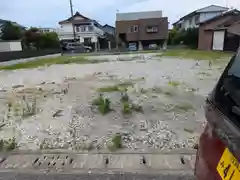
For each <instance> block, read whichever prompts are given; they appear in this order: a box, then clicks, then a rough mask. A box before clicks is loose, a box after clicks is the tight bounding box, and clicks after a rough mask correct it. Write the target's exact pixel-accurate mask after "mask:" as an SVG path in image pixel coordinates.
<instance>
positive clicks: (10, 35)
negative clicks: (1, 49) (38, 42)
mask: <svg viewBox="0 0 240 180" xmlns="http://www.w3.org/2000/svg"><path fill="white" fill-rule="evenodd" d="M21 38H22V31H21V29H20V28H19V27H18V26H15V25H13V24H12V23H11V22H6V23H5V24H4V26H3V28H2V36H1V39H2V40H8V41H10V40H19V39H21Z"/></svg>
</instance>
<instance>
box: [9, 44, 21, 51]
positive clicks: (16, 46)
mask: <svg viewBox="0 0 240 180" xmlns="http://www.w3.org/2000/svg"><path fill="white" fill-rule="evenodd" d="M9 44H10V49H11V51H22V44H21V42H10V43H9Z"/></svg>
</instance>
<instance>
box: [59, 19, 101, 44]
mask: <svg viewBox="0 0 240 180" xmlns="http://www.w3.org/2000/svg"><path fill="white" fill-rule="evenodd" d="M57 33H58V37H59V39H60V40H68V39H73V38H74V36H73V28H72V24H71V23H68V24H62V26H61V28H59V29H57ZM103 34H104V31H103V30H102V29H100V28H98V27H96V26H94V28H93V31H85V32H81V31H80V32H77V31H76V37H77V38H79V39H80V42H81V43H83V42H84V38H91V41H92V42H97V36H99V35H103ZM95 36H96V37H95Z"/></svg>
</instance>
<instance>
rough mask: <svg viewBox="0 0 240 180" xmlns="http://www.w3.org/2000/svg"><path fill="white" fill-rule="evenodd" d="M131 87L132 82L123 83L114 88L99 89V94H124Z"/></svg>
mask: <svg viewBox="0 0 240 180" xmlns="http://www.w3.org/2000/svg"><path fill="white" fill-rule="evenodd" d="M129 86H133V83H132V82H123V83H119V84H117V85H113V86H105V87H101V88H98V92H102V93H103V92H124V91H126V90H127V88H128V87H129Z"/></svg>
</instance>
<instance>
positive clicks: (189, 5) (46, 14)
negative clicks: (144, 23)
mask: <svg viewBox="0 0 240 180" xmlns="http://www.w3.org/2000/svg"><path fill="white" fill-rule="evenodd" d="M72 2H73V10H74V12H76V11H78V12H79V13H81V14H82V15H84V16H86V17H89V18H91V19H95V20H97V21H98V22H99V23H101V24H102V25H104V24H110V25H114V24H115V19H116V12H117V11H118V12H137V11H150V10H162V11H163V16H166V17H168V19H169V22H170V24H172V23H173V22H175V21H177V20H178V19H179V18H180V17H181V16H184V15H186V14H188V13H190V12H192V11H194V10H196V9H199V8H202V7H205V6H209V5H212V4H215V5H220V6H226V5H227V6H228V7H233V8H236V9H240V0H72ZM68 17H70V5H69V0H1V5H0V19H6V20H11V21H15V22H17V23H19V24H21V25H24V26H26V27H52V28H57V27H58V26H59V25H58V22H59V21H61V20H65V19H67V18H68Z"/></svg>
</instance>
